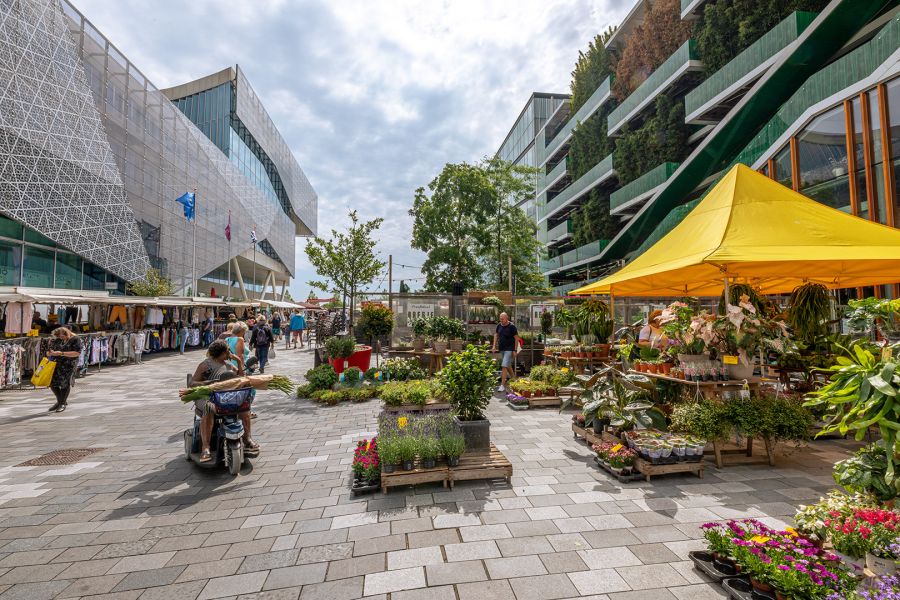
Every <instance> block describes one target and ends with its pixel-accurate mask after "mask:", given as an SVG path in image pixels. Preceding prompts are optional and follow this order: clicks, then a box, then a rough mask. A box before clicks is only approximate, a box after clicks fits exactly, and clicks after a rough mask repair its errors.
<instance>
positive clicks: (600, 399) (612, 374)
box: [581, 368, 666, 431]
mask: <svg viewBox="0 0 900 600" xmlns="http://www.w3.org/2000/svg"><path fill="white" fill-rule="evenodd" d="M652 390H653V383H652V382H651V381H650V380H649V379H648V378H647V377H644V376H643V375H639V374H636V373H628V374H624V373H621V372H619V371H617V370H616V369H612V368H609V369H607V371H606V373H605V377H602V378H600V379H598V380H597V382H596V383H595V384H594V386H593V387H592V388H590V389H587V390H585V391H584V392H583V393H582V396H581V397H582V400H583V402H584V406H583V408H582V414H583V415H584V417H585V420H587V419H600V420H601V421H608V422H609V424H610V426H611V427H614V428H616V429H618V430H620V431H628V430H631V429H647V428H651V427H652V428H655V429H660V430H665V429H666V417H665V415H664V414H663V413H662V411H660V409H659V408H657V407H656V406H654V404H653V402H651V401H650V397H651V394H652Z"/></svg>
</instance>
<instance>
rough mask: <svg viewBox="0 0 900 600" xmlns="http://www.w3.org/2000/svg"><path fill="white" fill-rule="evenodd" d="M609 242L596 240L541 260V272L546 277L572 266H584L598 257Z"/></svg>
mask: <svg viewBox="0 0 900 600" xmlns="http://www.w3.org/2000/svg"><path fill="white" fill-rule="evenodd" d="M607 244H609V240H596V241H594V242H590V243H589V244H585V245H583V246H579V247H578V248H574V249H572V250H569V251H568V252H563V253H562V254H560V255H559V256H555V257H552V258H546V259H543V260H541V271H542V272H543V273H544V274H545V275H546V274H548V273H553V272H556V271H559V270H561V269H565V268H567V267H571V266H573V265H579V264H585V263H588V262H590V261H591V260H593V259H594V258H596V257H598V256H599V255H600V253H601V252H602V251H603V249H604V248H605V247H606V245H607Z"/></svg>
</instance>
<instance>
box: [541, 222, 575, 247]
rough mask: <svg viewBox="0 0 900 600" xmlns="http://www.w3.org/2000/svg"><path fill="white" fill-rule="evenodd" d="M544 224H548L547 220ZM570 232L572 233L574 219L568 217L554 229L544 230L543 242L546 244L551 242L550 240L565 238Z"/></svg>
mask: <svg viewBox="0 0 900 600" xmlns="http://www.w3.org/2000/svg"><path fill="white" fill-rule="evenodd" d="M544 226H546V221H544ZM570 233H572V219H566V220H565V221H563V222H562V223H560V224H559V225H557V226H556V227H554V228H553V229H551V230H549V231H546V232H543V239H541V242H542V243H544V244H549V243H550V242H553V241H556V240H558V239H560V238H563V237H565V236H566V235H567V234H570Z"/></svg>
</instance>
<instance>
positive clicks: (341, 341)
mask: <svg viewBox="0 0 900 600" xmlns="http://www.w3.org/2000/svg"><path fill="white" fill-rule="evenodd" d="M355 348H356V342H354V341H353V340H352V339H351V338H349V337H339V336H334V337H330V338H328V339H327V340H325V356H327V357H328V358H330V359H331V360H339V359H347V358H350V357H351V356H353V351H354V349H355Z"/></svg>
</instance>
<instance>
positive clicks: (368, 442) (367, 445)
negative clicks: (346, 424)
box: [366, 440, 372, 452]
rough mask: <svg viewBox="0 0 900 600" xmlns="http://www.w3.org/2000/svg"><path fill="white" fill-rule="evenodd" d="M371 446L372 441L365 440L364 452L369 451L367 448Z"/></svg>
mask: <svg viewBox="0 0 900 600" xmlns="http://www.w3.org/2000/svg"><path fill="white" fill-rule="evenodd" d="M371 447H372V441H371V440H366V452H368V451H369V448H371Z"/></svg>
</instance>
